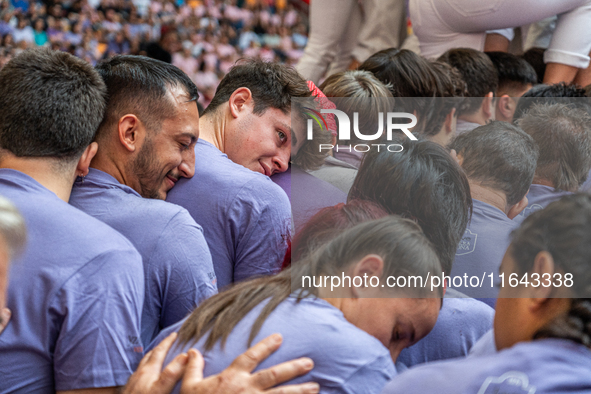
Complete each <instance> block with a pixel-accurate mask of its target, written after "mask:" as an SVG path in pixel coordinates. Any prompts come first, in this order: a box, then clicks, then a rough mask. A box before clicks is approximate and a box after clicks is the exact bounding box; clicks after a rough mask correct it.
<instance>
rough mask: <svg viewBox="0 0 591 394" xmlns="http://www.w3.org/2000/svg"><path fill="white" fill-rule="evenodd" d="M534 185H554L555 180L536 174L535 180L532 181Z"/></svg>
mask: <svg viewBox="0 0 591 394" xmlns="http://www.w3.org/2000/svg"><path fill="white" fill-rule="evenodd" d="M531 183H532V184H534V185H542V186H548V187H554V188H555V186H554V182H552V181H549V180H547V179H543V178H538V177H535V176H534V180H533V181H532V182H531Z"/></svg>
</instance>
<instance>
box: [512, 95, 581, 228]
mask: <svg viewBox="0 0 591 394" xmlns="http://www.w3.org/2000/svg"><path fill="white" fill-rule="evenodd" d="M579 103H580V102H579ZM590 123H591V119H590V117H589V115H588V114H587V112H586V111H585V110H584V109H583V108H580V107H579V108H578V105H577V106H572V105H568V104H563V103H558V104H549V105H545V104H536V105H534V106H533V107H532V108H531V109H530V110H529V111H528V112H527V113H526V114H525V116H523V117H522V118H520V119H519V121H518V124H519V126H520V127H521V128H522V129H523V130H524V131H525V132H526V133H528V134H529V135H531V136H532V138H533V139H534V140H535V141H536V144H537V145H538V146H539V148H540V157H539V159H538V163H537V168H536V172H535V176H534V179H533V182H532V185H531V187H530V190H529V193H528V194H527V199H528V204H527V207H526V208H525V209H524V210H523V212H522V213H521V214H520V215H519V216H517V217H516V218H515V221H516V222H517V223H521V222H522V221H523V220H524V219H525V217H527V216H528V215H531V214H532V213H533V212H535V211H537V210H540V209H542V208H544V207H546V206H547V205H548V204H550V203H551V202H553V201H557V200H559V199H560V198H561V197H563V196H565V195H569V194H572V193H573V192H576V191H577V190H578V189H579V188H580V187H581V185H583V183H584V182H585V180H586V179H587V177H588V176H589V173H590V170H591V128H590V127H589V124H590Z"/></svg>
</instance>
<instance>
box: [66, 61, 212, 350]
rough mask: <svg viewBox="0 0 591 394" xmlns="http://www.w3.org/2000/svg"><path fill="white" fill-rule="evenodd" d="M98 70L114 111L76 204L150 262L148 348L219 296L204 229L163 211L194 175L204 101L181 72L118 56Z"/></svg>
mask: <svg viewBox="0 0 591 394" xmlns="http://www.w3.org/2000/svg"><path fill="white" fill-rule="evenodd" d="M96 70H97V71H98V73H99V74H100V75H101V77H102V79H103V81H104V82H105V85H106V86H107V97H108V100H107V108H106V110H105V115H104V118H103V119H104V120H103V122H101V125H100V126H99V129H98V131H97V135H96V138H95V140H96V143H97V144H98V152H97V154H96V156H95V157H94V158H93V160H92V162H91V167H92V168H91V169H90V171H89V173H88V175H87V176H86V177H84V178H78V179H77V181H76V183H75V184H74V188H73V190H72V196H71V198H70V203H71V204H72V205H74V206H75V207H77V208H79V209H81V210H83V211H84V212H86V213H88V214H89V215H91V216H94V217H96V218H97V219H99V220H101V221H103V222H104V223H107V224H108V225H109V226H111V227H113V228H114V229H116V230H117V231H119V232H121V234H123V235H124V236H125V237H127V238H128V239H129V240H130V241H131V242H132V243H133V245H134V246H135V247H136V248H137V250H138V251H139V252H140V254H141V255H142V260H143V263H144V279H145V285H146V289H145V293H146V297H145V302H144V307H143V312H142V342H143V343H144V344H146V345H147V344H149V343H150V342H151V341H152V339H154V337H155V336H156V335H157V334H158V332H160V330H161V329H163V328H164V327H167V326H169V325H171V324H174V323H176V322H177V321H179V320H181V319H183V318H184V317H185V316H186V315H187V314H188V313H190V312H191V311H192V310H193V308H194V307H195V306H196V305H198V304H199V303H201V302H202V301H203V300H204V299H206V298H208V297H209V296H211V295H213V294H215V293H217V286H216V277H215V272H214V268H213V263H212V261H211V254H210V252H209V248H208V246H207V243H206V241H205V238H204V236H203V229H202V228H201V226H199V225H198V224H197V223H195V220H193V218H191V216H190V215H189V213H188V212H187V211H186V210H185V209H183V208H181V207H179V206H177V205H174V204H171V203H167V202H164V201H161V200H163V199H164V198H165V197H166V193H167V192H168V190H169V189H170V188H171V187H173V186H174V183H175V181H176V180H178V179H179V178H181V177H191V176H192V175H193V172H194V161H195V155H194V152H193V148H194V144H195V143H196V141H197V138H198V137H199V114H198V110H197V105H196V100H197V97H198V93H197V88H196V87H195V85H194V84H193V82H191V80H190V79H189V77H187V76H186V75H185V74H184V73H183V72H182V71H181V70H179V69H178V68H176V67H174V66H171V65H169V64H166V63H163V62H160V61H157V60H154V59H148V58H146V57H143V56H116V57H113V58H111V59H109V60H107V61H105V62H102V63H100V64H99V65H98V66H97V67H96ZM122 134H123V135H124V136H125V137H123V138H122ZM131 135H133V136H134V138H127V137H129V136H131Z"/></svg>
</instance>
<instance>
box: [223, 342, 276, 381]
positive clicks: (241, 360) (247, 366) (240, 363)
mask: <svg viewBox="0 0 591 394" xmlns="http://www.w3.org/2000/svg"><path fill="white" fill-rule="evenodd" d="M282 340H283V338H282V337H281V335H280V334H273V335H270V336H268V337H267V338H265V339H263V340H262V341H260V342H259V343H257V344H256V345H254V346H252V347H251V348H250V349H248V350H247V351H246V352H244V353H242V354H241V355H240V356H238V357H236V359H235V360H234V361H233V362H232V364H231V365H230V368H238V369H240V370H243V371H246V372H252V371H253V370H254V369H255V368H256V367H257V366H258V365H259V364H260V363H261V362H262V361H263V360H264V359H266V358H267V357H269V355H271V353H273V352H274V351H275V350H277V349H279V346H281V342H282Z"/></svg>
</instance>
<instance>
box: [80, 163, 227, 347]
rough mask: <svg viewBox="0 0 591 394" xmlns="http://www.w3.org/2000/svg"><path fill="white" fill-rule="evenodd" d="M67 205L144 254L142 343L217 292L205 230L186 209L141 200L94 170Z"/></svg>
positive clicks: (135, 193) (135, 194) (147, 341)
mask: <svg viewBox="0 0 591 394" xmlns="http://www.w3.org/2000/svg"><path fill="white" fill-rule="evenodd" d="M70 204H72V205H73V206H75V207H77V208H79V209H81V210H82V211H84V212H86V213H87V214H89V215H91V216H93V217H95V218H97V219H99V220H100V221H102V222H104V223H106V224H108V225H109V226H111V227H113V228H114V229H115V230H117V231H119V232H120V233H121V234H123V235H124V236H125V237H127V239H129V240H130V241H131V243H132V244H133V245H134V246H135V247H136V248H137V250H138V251H139V252H140V254H141V255H142V260H143V263H144V281H145V286H146V290H145V300H144V307H143V311H142V342H143V343H144V344H146V345H147V344H149V343H150V342H151V341H152V339H154V338H155V337H156V335H158V333H159V332H160V330H162V329H163V328H165V327H168V326H170V325H172V324H174V323H176V322H178V321H179V320H181V319H183V318H184V317H185V316H187V315H188V314H189V313H191V311H193V309H195V306H197V305H198V304H199V303H201V302H202V301H203V300H205V299H206V298H208V297H211V296H212V295H214V294H216V293H217V286H216V277H215V272H214V269H213V264H212V262H211V254H210V253H209V249H208V247H207V243H206V242H205V238H204V237H203V230H202V229H201V226H199V225H198V224H197V223H195V221H194V220H193V218H191V216H190V215H189V213H188V212H187V210H186V209H183V208H181V207H179V206H178V205H174V204H171V203H167V202H165V201H161V200H155V199H149V198H142V197H141V196H140V195H139V194H138V193H137V192H136V191H135V190H133V189H132V188H130V187H128V186H126V185H122V184H121V183H119V182H118V181H117V180H116V179H115V178H113V177H112V176H111V175H109V174H107V173H105V172H103V171H100V170H97V169H94V168H91V169H90V172H89V173H88V175H87V176H86V177H85V178H84V179H83V180H82V179H81V178H78V179H77V181H76V183H75V184H74V188H73V190H72V196H71V197H70Z"/></svg>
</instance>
